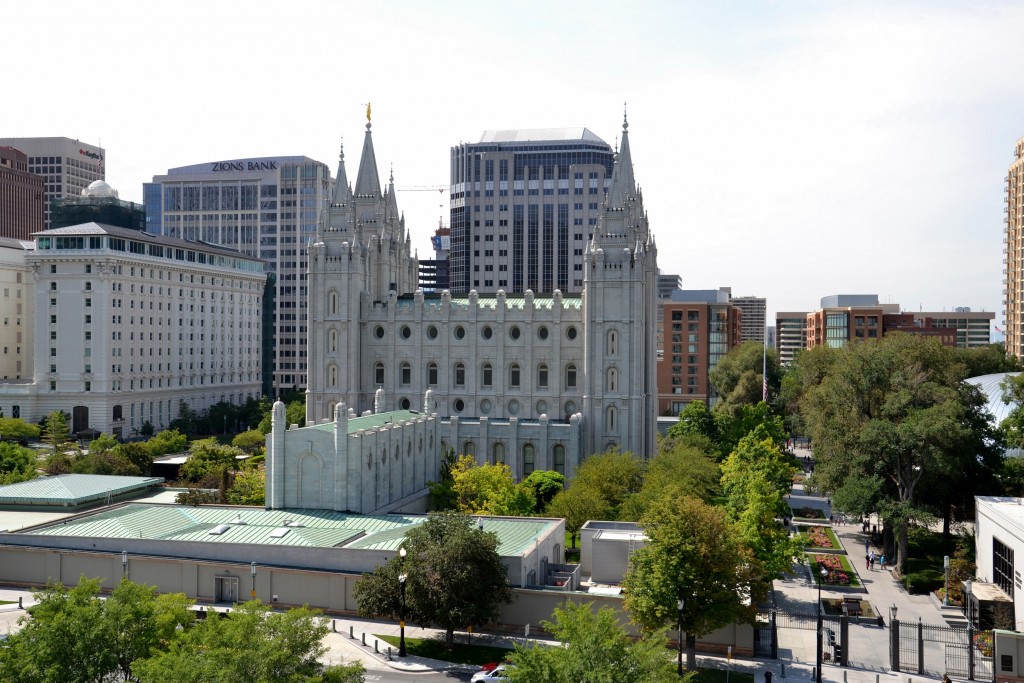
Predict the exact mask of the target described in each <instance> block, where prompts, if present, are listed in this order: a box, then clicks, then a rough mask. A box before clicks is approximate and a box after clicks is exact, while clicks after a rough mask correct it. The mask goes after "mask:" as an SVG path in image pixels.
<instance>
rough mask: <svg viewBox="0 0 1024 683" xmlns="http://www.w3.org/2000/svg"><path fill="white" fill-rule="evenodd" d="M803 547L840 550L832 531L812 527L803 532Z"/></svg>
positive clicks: (823, 527) (841, 547)
mask: <svg viewBox="0 0 1024 683" xmlns="http://www.w3.org/2000/svg"><path fill="white" fill-rule="evenodd" d="M804 538H805V545H806V546H808V547H810V548H825V549H828V550H840V551H841V550H842V549H843V546H842V545H840V543H839V539H838V538H836V535H835V533H834V532H833V531H832V529H830V528H828V527H825V526H812V527H811V528H810V529H808V530H807V532H805V535H804Z"/></svg>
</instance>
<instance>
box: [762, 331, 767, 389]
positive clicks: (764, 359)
mask: <svg viewBox="0 0 1024 683" xmlns="http://www.w3.org/2000/svg"><path fill="white" fill-rule="evenodd" d="M766 332H767V330H766ZM765 338H766V339H767V334H766V335H765ZM761 400H762V401H764V402H765V403H767V402H768V344H767V343H765V345H764V348H763V349H762V352H761Z"/></svg>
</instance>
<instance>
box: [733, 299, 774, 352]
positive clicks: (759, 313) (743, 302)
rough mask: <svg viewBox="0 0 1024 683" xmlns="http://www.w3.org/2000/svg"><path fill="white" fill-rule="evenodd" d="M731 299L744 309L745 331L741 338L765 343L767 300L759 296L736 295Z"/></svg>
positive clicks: (734, 303)
mask: <svg viewBox="0 0 1024 683" xmlns="http://www.w3.org/2000/svg"><path fill="white" fill-rule="evenodd" d="M730 301H731V302H732V304H733V305H734V306H736V307H737V308H739V309H740V310H741V311H743V331H742V332H741V334H740V338H741V339H742V340H743V341H745V342H747V341H756V342H760V343H761V344H764V343H765V337H764V335H765V324H766V323H767V321H766V320H765V316H766V312H767V309H768V304H767V300H766V299H764V298H763V297H757V296H734V297H732V298H731V299H730Z"/></svg>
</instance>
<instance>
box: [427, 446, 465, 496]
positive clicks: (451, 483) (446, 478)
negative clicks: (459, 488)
mask: <svg viewBox="0 0 1024 683" xmlns="http://www.w3.org/2000/svg"><path fill="white" fill-rule="evenodd" d="M458 462H459V459H458V458H457V457H456V456H455V449H454V448H449V449H448V452H447V453H442V454H441V471H440V475H441V476H440V477H439V478H438V481H428V482H427V488H429V489H430V507H431V509H433V510H455V509H457V508H458V503H457V502H456V501H455V479H454V477H453V476H452V470H453V469H454V468H455V465H456V463H458Z"/></svg>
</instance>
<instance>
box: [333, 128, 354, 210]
mask: <svg viewBox="0 0 1024 683" xmlns="http://www.w3.org/2000/svg"><path fill="white" fill-rule="evenodd" d="M351 195H352V190H351V188H349V186H348V174H347V173H345V139H344V138H342V140H341V145H340V147H339V151H338V174H337V175H336V176H335V177H334V197H333V199H332V200H331V201H332V203H334V204H347V203H348V201H349V200H350V199H351V198H352V196H351Z"/></svg>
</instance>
